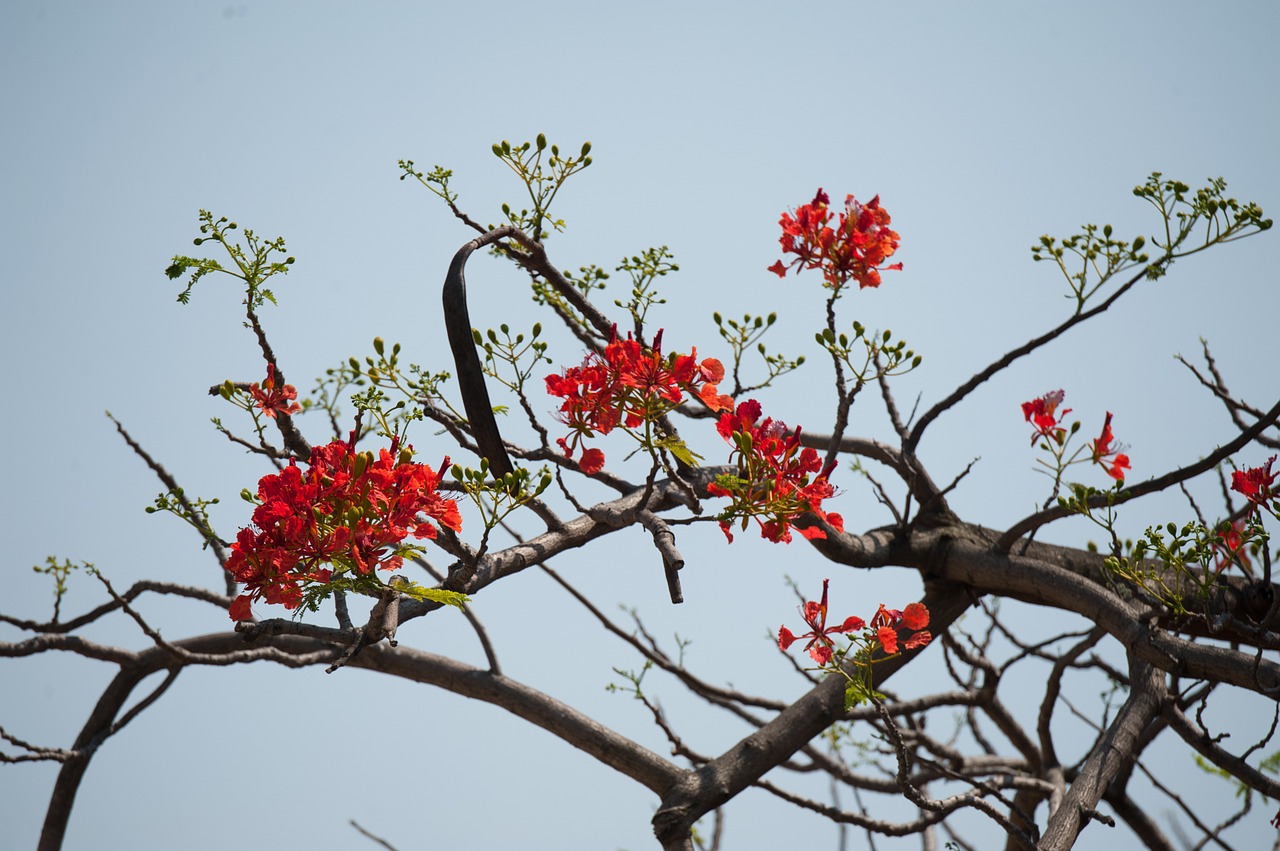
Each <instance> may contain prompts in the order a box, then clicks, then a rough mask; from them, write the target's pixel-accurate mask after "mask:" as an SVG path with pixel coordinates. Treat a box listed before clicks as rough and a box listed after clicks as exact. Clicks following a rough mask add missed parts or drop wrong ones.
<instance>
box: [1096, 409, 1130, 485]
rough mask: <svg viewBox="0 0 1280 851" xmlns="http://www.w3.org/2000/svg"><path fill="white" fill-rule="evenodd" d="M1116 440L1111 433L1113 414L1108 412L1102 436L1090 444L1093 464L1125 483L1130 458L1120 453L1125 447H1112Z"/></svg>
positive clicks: (1103, 424)
mask: <svg viewBox="0 0 1280 851" xmlns="http://www.w3.org/2000/svg"><path fill="white" fill-rule="evenodd" d="M1114 439H1115V436H1114V435H1113V434H1112V433H1111V412H1110V411H1107V418H1106V419H1105V420H1103V423H1102V434H1101V435H1099V436H1098V439H1097V440H1095V441H1093V442H1092V443H1091V444H1090V446H1091V447H1092V450H1093V463H1095V464H1098V465H1099V466H1101V467H1102V469H1104V470H1106V471H1107V475H1108V476H1110V477H1111V478H1113V479H1115V480H1117V481H1121V482H1123V481H1124V473H1125V470H1128V469H1130V466H1129V456H1128V455H1125V454H1124V453H1123V452H1121V451H1120V450H1121V449H1122V448H1123V447H1121V446H1115V447H1113V446H1112V445H1111V441H1112V440H1114ZM1108 459H1110V461H1108ZM1108 463H1109V464H1110V466H1108Z"/></svg>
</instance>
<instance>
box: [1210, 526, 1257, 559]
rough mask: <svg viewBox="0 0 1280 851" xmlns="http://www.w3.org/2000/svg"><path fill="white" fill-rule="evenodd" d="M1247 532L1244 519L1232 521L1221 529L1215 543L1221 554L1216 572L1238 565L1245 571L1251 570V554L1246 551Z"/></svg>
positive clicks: (1215, 547)
mask: <svg viewBox="0 0 1280 851" xmlns="http://www.w3.org/2000/svg"><path fill="white" fill-rule="evenodd" d="M1247 531H1248V530H1247V529H1246V528H1245V520H1244V518H1243V517H1240V518H1237V519H1235V520H1232V521H1231V523H1229V524H1227V523H1224V524H1223V526H1222V528H1220V529H1219V531H1218V534H1217V537H1216V538H1215V539H1214V542H1213V546H1214V549H1216V550H1218V551H1219V552H1220V553H1221V554H1220V555H1219V556H1218V564H1217V565H1216V567H1215V572H1217V573H1221V572H1222V571H1224V570H1226V568H1227V567H1228V566H1230V565H1232V564H1237V563H1239V565H1240V567H1241V568H1243V569H1244V570H1249V569H1250V564H1249V553H1248V552H1246V551H1245V549H1244V540H1245V538H1244V536H1245V533H1246V532H1247Z"/></svg>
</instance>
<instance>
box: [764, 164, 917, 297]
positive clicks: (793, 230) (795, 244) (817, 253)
mask: <svg viewBox="0 0 1280 851" xmlns="http://www.w3.org/2000/svg"><path fill="white" fill-rule="evenodd" d="M829 205H830V198H828V197H827V193H825V192H823V191H822V190H821V189H819V190H818V192H817V194H816V195H814V196H813V200H812V201H810V202H809V203H808V204H804V205H802V206H800V207H797V208H796V211H795V215H794V216H793V215H791V214H790V213H783V214H782V218H781V219H779V221H778V224H779V225H781V226H782V237H781V238H780V239H779V242H780V243H781V245H782V253H783V254H794V255H796V258H795V259H794V260H792V261H791V262H790V263H787V264H784V263H783V262H782V261H781V260H779V261H777V262H776V263H774V264H773V265H772V266H770V267H769V271H770V272H773V273H774V274H775V275H777V276H778V277H779V278H785V277H786V275H787V270H788V269H789V268H793V267H799V268H801V269H820V270H822V277H823V278H824V279H825V281H826V283H825V286H828V287H830V288H831V289H833V290H836V291H837V292H839V291H840V290H841V289H842V288H843V287H844V286H845V284H847V283H848V282H849V281H850V280H855V281H857V282H858V287H859V289H865V288H866V287H878V286H880V272H881V271H887V270H890V269H892V270H895V271H896V270H900V269H902V264H901V263H894V264H893V265H892V266H884V265H883V264H884V262H885V261H886V260H888V259H889V258H890V257H892V256H893V253H894V252H895V251H897V250H898V234H897V233H896V232H895V231H893V230H890V229H889V222H890V218H889V213H888V212H887V211H886V210H884V209H883V208H882V207H881V206H880V196H879V195H877V196H876V197H874V198H872V199H871V200H870V201H869V202H868V203H866V204H860V203H858V201H857V200H856V199H855V198H854V197H853V196H852V195H848V196H846V197H845V201H844V210H843V212H841V213H839V214H837V215H836V216H835V222H834V227H833V226H832V218H833V214H832V212H831V208H830V206H829Z"/></svg>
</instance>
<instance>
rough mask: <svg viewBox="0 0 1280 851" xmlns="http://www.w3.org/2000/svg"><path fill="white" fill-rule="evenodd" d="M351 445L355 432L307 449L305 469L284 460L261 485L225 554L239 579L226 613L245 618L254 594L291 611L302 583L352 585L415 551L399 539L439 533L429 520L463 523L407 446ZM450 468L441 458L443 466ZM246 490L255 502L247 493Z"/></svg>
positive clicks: (300, 597)
mask: <svg viewBox="0 0 1280 851" xmlns="http://www.w3.org/2000/svg"><path fill="white" fill-rule="evenodd" d="M354 444H355V434H354V432H353V433H352V436H351V439H349V440H348V441H346V442H343V441H335V442H333V443H330V444H329V445H327V446H317V447H315V448H314V449H312V450H311V458H310V460H309V462H308V468H307V469H306V470H305V471H304V470H302V469H301V468H299V467H298V464H297V461H296V460H290V462H289V466H287V467H285V468H284V469H283V470H281V471H280V472H278V473H274V474H272V475H269V476H264V477H263V478H262V479H261V480H260V481H259V482H258V494H257V499H256V500H254V501H256V502H257V503H258V505H257V508H255V509H254V512H253V526H252V527H247V528H244V529H241V530H240V533H239V535H238V536H237V538H236V541H235V543H234V544H232V545H231V556H230V557H229V558H228V559H227V565H226V567H227V570H228V571H229V572H230V573H231V574H232V575H233V576H234V577H235V579H236V581H237V582H241V583H243V584H244V586H245V591H244V593H242V594H241V595H240V596H239V597H237V598H236V600H235V602H234V603H233V604H232V606H231V611H230V613H231V617H232V619H234V620H248V619H249V618H250V617H252V612H251V610H250V605H251V603H252V602H253V601H254V600H262V599H265V600H266V602H268V603H279V604H282V605H283V606H284V607H285V608H287V609H296V608H297V607H298V606H300V605H302V603H303V601H304V591H303V587H304V585H307V584H309V583H319V584H327V583H328V582H330V581H331V580H332V579H333V578H334V573H335V571H336V572H337V573H339V574H347V575H349V576H350V577H352V578H353V579H354V581H355V582H356V583H359V582H360V581H361V579H362V578H363V577H371V575H372V574H373V571H375V570H395V569H397V568H399V567H400V565H401V564H402V562H403V561H404V556H405V555H406V554H409V553H411V552H416V551H419V550H420V549H421V547H416V546H414V545H412V544H405V543H404V541H405V539H406V538H408V537H410V536H412V537H414V538H418V539H423V538H435V537H436V535H437V534H438V530H437V528H436V526H435V525H433V524H432V523H431V522H430V521H431V520H434V521H435V522H436V523H438V524H439V525H440V526H443V527H445V528H448V529H452V530H454V531H460V530H461V528H462V517H461V515H460V514H459V512H458V506H457V503H455V502H454V501H453V500H452V499H448V498H445V497H442V496H440V495H439V494H438V493H437V492H436V487H437V486H438V485H439V482H440V478H439V476H438V475H437V473H436V471H435V470H433V469H431V467H430V466H428V465H426V464H415V463H413V462H412V461H410V460H409V459H410V458H411V457H412V449H411V448H410V447H405V448H404V449H403V450H400V451H397V450H398V449H399V439H398V438H393V439H392V441H391V448H390V449H389V450H388V449H381V450H379V452H378V455H377V456H376V457H375V456H374V455H373V453H371V452H362V453H357V452H356V451H355V446H354ZM448 466H449V459H448V458H445V459H444V461H443V462H442V464H441V469H444V468H446V467H448ZM246 497H247V498H250V499H252V498H251V497H248V493H247V491H246ZM419 515H426V517H427V518H430V520H423V519H420V518H419ZM324 565H329V566H330V567H325V566H324Z"/></svg>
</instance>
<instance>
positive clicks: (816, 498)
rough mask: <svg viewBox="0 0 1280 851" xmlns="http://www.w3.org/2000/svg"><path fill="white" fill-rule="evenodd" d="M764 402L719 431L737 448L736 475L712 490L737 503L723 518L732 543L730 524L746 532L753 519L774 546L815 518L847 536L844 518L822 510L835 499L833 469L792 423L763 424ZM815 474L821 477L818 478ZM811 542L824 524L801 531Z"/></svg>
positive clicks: (750, 405)
mask: <svg viewBox="0 0 1280 851" xmlns="http://www.w3.org/2000/svg"><path fill="white" fill-rule="evenodd" d="M761 413H762V411H761V408H760V403H759V402H757V401H756V400H755V399H749V400H747V401H746V402H743V403H742V404H741V405H739V406H738V407H737V410H735V411H734V412H732V413H728V412H726V413H724V414H721V415H720V421H719V422H718V423H717V424H716V430H717V431H719V432H720V436H721V437H723V438H724V439H725V440H727V441H728V442H729V443H731V444H733V446H734V450H733V453H732V455H731V456H730V460H731V461H732V460H735V459H736V461H737V465H738V472H737V475H732V474H726V475H721V476H718V477H717V478H716V480H715V481H714V482H712V483H711V484H709V485H708V486H707V491H708V492H709V493H710V494H711V495H712V496H724V497H729V498H730V499H732V500H733V502H732V504H730V505H729V506H728V507H727V508H725V509H724V511H722V512H721V513H720V528H721V529H722V530H723V531H724V534H725V537H727V538H728V539H729V541H730V543H732V542H733V533H732V532H731V531H730V521H731V520H733V519H739V518H740V519H741V521H742V524H743V528H746V523H747V519H748V518H752V517H753V518H755V520H756V522H757V523H758V524H759V525H760V535H761V537H764V538H767V539H769V540H770V541H773V542H775V543H777V542H782V543H787V544H789V543H791V527H792V524H793V523H794V522H795V520H796V519H797V518H799V517H800V516H802V515H804V514H813V515H815V516H817V517H818V518H820V519H821V520H824V521H825V522H826V523H827V524H828V525H830V526H832V527H834V528H835V529H836V530H837V531H844V520H843V518H841V516H840V515H839V514H835V513H828V512H826V511H823V510H822V502H823V500H825V499H827V498H829V497H831V496H833V495H834V494H835V488H834V487H832V485H831V482H830V481H829V476H830V474H831V470H830V469H823V465H822V459H821V458H820V457H819V455H818V453H817V451H816V450H814V449H812V448H811V447H802V446H801V445H800V429H799V428H797V429H795V430H794V431H791V430H789V429H788V428H787V424H786V423H784V422H781V421H778V420H774V419H772V418H767V419H765V420H764V421H763V422H761V421H760V416H761ZM815 474H816V475H815ZM796 531H798V532H799V533H800V534H801V535H803V536H804V537H806V538H809V539H811V540H816V539H821V538H825V537H826V536H827V533H826V532H825V531H824V530H823V529H822V527H821V526H819V525H816V524H815V525H812V526H807V527H805V528H799V527H797V529H796Z"/></svg>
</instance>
